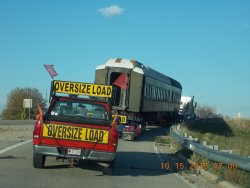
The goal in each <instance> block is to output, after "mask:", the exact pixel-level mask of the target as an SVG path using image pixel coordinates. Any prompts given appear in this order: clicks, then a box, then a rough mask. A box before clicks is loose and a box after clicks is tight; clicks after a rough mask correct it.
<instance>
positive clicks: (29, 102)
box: [23, 99, 32, 108]
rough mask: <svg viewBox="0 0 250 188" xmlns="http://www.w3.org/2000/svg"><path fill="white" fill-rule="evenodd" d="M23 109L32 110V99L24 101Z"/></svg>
mask: <svg viewBox="0 0 250 188" xmlns="http://www.w3.org/2000/svg"><path fill="white" fill-rule="evenodd" d="M23 108H32V99H23Z"/></svg>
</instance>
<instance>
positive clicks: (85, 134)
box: [43, 124, 109, 144]
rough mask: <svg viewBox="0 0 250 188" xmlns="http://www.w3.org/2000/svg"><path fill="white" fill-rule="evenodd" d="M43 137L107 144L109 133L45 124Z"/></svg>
mask: <svg viewBox="0 0 250 188" xmlns="http://www.w3.org/2000/svg"><path fill="white" fill-rule="evenodd" d="M43 137H48V138H57V139H65V140H75V141H85V142H98V143H102V144H107V143H108V138H109V131H106V130H100V129H91V128H86V127H75V126H68V125H57V124H44V125H43Z"/></svg>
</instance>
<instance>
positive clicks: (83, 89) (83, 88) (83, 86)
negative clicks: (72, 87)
mask: <svg viewBox="0 0 250 188" xmlns="http://www.w3.org/2000/svg"><path fill="white" fill-rule="evenodd" d="M85 88H86V84H82V93H86V91H85Z"/></svg>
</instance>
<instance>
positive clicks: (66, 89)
mask: <svg viewBox="0 0 250 188" xmlns="http://www.w3.org/2000/svg"><path fill="white" fill-rule="evenodd" d="M65 91H66V92H69V83H68V82H66V84H65Z"/></svg>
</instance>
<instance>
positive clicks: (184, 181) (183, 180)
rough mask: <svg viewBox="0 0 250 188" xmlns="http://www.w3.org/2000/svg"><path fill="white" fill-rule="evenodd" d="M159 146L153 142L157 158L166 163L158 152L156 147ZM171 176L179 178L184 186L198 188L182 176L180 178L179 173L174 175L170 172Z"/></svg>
mask: <svg viewBox="0 0 250 188" xmlns="http://www.w3.org/2000/svg"><path fill="white" fill-rule="evenodd" d="M156 145H157V144H156V143H155V142H153V150H154V153H155V154H156V156H157V158H158V159H159V160H160V161H161V162H164V161H165V160H164V159H163V157H162V156H161V153H160V152H159V150H158V146H156ZM169 172H170V173H171V174H173V175H174V176H175V177H177V178H178V179H179V180H180V181H182V182H183V183H184V184H186V185H187V186H188V187H190V188H196V186H195V185H193V184H191V183H189V182H188V181H187V180H185V179H184V178H183V177H182V176H180V175H179V174H177V173H172V172H171V171H169Z"/></svg>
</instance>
